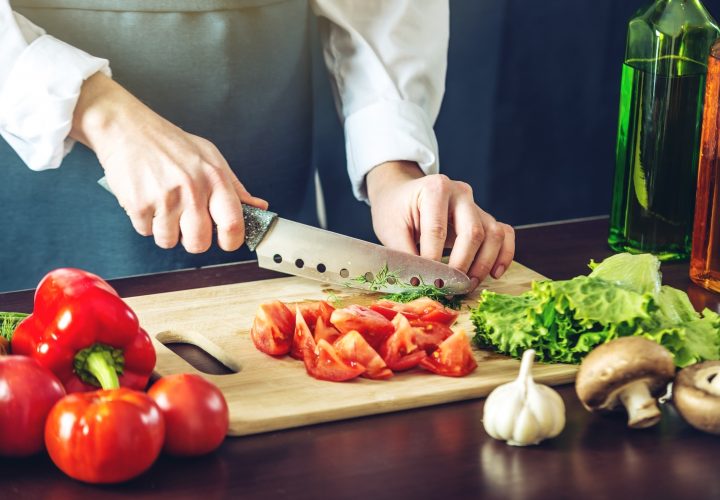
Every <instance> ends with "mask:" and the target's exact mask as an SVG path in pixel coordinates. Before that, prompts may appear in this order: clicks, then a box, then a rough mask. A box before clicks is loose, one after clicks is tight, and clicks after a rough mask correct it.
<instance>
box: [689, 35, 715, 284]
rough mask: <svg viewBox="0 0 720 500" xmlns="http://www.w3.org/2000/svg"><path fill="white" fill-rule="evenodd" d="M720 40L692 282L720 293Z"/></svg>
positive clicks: (707, 116)
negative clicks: (719, 146) (719, 111)
mask: <svg viewBox="0 0 720 500" xmlns="http://www.w3.org/2000/svg"><path fill="white" fill-rule="evenodd" d="M718 104H720V41H718V42H715V43H714V44H713V46H712V49H711V50H710V57H709V58H708V73H707V85H706V87H705V111H704V113H703V124H702V137H701V140H700V164H699V167H698V181H697V193H696V200H695V223H694V224H693V239H692V256H691V258H690V279H692V280H693V281H694V282H695V283H697V284H699V285H700V286H703V287H705V288H707V289H708V290H713V291H715V292H720V246H718V245H720V220H719V219H718V217H720V213H718V211H719V210H720V200H719V199H718V197H719V196H720V171H718V166H720V165H718V138H720V128H719V127H720V113H718Z"/></svg>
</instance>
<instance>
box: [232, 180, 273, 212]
mask: <svg viewBox="0 0 720 500" xmlns="http://www.w3.org/2000/svg"><path fill="white" fill-rule="evenodd" d="M232 186H233V189H234V190H235V192H236V193H237V195H238V198H240V201H241V202H242V203H245V204H247V205H252V206H253V207H256V208H261V209H263V210H267V209H268V202H267V201H265V200H263V199H262V198H258V197H257V196H253V195H251V194H250V193H249V192H248V190H247V189H245V186H244V185H243V184H242V182H240V180H239V179H238V178H237V177H236V176H235V174H234V173H233V174H232Z"/></svg>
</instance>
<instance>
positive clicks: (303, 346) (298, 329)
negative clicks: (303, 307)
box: [290, 307, 315, 360]
mask: <svg viewBox="0 0 720 500" xmlns="http://www.w3.org/2000/svg"><path fill="white" fill-rule="evenodd" d="M313 349H315V340H314V339H313V335H312V332H311V331H310V327H309V326H308V325H307V323H306V322H305V318H304V317H303V315H302V312H300V308H299V307H295V333H294V335H293V337H292V348H291V349H290V356H292V357H293V358H295V359H300V360H303V359H305V351H306V350H311V351H312V350H313Z"/></svg>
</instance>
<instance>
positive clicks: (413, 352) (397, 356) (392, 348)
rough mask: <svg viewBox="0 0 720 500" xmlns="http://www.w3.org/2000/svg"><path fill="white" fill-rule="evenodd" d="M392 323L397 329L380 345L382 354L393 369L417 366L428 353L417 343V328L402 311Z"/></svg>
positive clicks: (401, 369) (399, 369)
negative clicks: (411, 324)
mask: <svg viewBox="0 0 720 500" xmlns="http://www.w3.org/2000/svg"><path fill="white" fill-rule="evenodd" d="M392 324H393V326H394V327H395V331H394V332H393V334H392V335H390V336H389V337H388V338H387V339H386V340H385V342H383V344H382V345H381V346H380V356H382V358H383V359H384V360H385V363H387V365H388V367H389V368H390V369H391V370H393V371H403V370H409V369H410V368H414V367H416V366H417V365H418V364H419V363H420V362H421V361H422V360H423V359H424V358H425V357H426V356H427V354H425V351H424V350H422V349H420V347H419V346H418V345H417V344H416V343H415V330H414V329H413V327H412V326H410V322H409V321H408V320H407V318H406V317H405V316H403V315H402V314H400V313H398V314H397V315H396V316H395V318H393V320H392Z"/></svg>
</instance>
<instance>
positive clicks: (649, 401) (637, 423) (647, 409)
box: [619, 380, 660, 429]
mask: <svg viewBox="0 0 720 500" xmlns="http://www.w3.org/2000/svg"><path fill="white" fill-rule="evenodd" d="M619 396H620V401H622V404H623V405H625V409H626V410H627V413H628V427H632V428H633V429H644V428H646V427H652V426H653V425H655V424H657V423H658V422H659V421H660V409H659V408H658V407H657V402H656V401H655V398H653V397H652V396H651V395H650V390H649V389H648V386H647V383H646V382H645V381H644V380H636V381H635V382H632V383H630V384H628V385H626V386H625V387H624V388H623V389H622V390H621V391H620V393H619Z"/></svg>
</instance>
